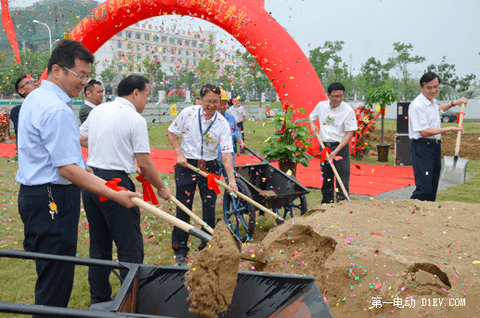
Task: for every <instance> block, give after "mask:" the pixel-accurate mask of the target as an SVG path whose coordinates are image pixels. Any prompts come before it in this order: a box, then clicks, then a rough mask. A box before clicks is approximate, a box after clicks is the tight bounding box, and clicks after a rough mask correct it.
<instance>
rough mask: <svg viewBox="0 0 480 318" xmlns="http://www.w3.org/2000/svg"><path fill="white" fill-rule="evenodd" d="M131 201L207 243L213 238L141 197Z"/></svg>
mask: <svg viewBox="0 0 480 318" xmlns="http://www.w3.org/2000/svg"><path fill="white" fill-rule="evenodd" d="M95 177H96V178H97V179H99V180H100V181H102V182H103V183H105V182H106V181H105V180H103V179H102V178H100V177H98V176H95ZM130 201H131V202H132V203H133V204H135V205H136V206H138V207H140V208H142V209H144V210H147V211H148V212H150V213H152V214H154V215H156V216H158V217H159V218H161V219H162V220H164V221H167V222H169V223H172V224H173V225H175V226H176V227H178V228H180V229H181V230H182V231H185V232H187V233H190V234H192V235H193V236H195V237H198V238H199V239H201V240H202V241H204V242H205V243H208V242H209V241H210V240H211V239H212V236H211V235H210V234H208V233H205V232H204V231H202V230H200V229H198V228H196V227H194V226H191V225H190V224H188V223H186V222H183V221H182V220H180V219H177V218H176V217H174V216H172V215H170V214H168V213H167V212H164V211H162V210H160V209H159V208H157V207H154V206H153V205H151V204H149V203H147V202H145V201H143V200H141V199H140V198H132V199H131V200H130Z"/></svg>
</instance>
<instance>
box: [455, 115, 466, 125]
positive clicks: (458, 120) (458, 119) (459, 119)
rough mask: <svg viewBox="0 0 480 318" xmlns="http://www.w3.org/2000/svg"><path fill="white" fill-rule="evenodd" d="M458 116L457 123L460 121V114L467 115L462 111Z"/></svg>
mask: <svg viewBox="0 0 480 318" xmlns="http://www.w3.org/2000/svg"><path fill="white" fill-rule="evenodd" d="M457 115H458V117H457V124H458V123H459V122H460V115H463V116H465V113H464V112H460V113H457Z"/></svg>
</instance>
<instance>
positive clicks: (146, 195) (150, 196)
mask: <svg viewBox="0 0 480 318" xmlns="http://www.w3.org/2000/svg"><path fill="white" fill-rule="evenodd" d="M135 179H137V180H138V182H141V183H142V191H143V200H144V201H145V202H148V201H150V202H152V204H153V205H157V204H158V199H157V196H156V195H155V191H154V190H153V187H152V185H151V184H150V182H148V181H147V179H145V176H144V175H143V173H141V174H140V175H139V176H137V177H136V178H135Z"/></svg>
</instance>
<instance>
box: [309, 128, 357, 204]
mask: <svg viewBox="0 0 480 318" xmlns="http://www.w3.org/2000/svg"><path fill="white" fill-rule="evenodd" d="M315 137H317V139H318V142H319V143H320V146H321V147H322V150H323V149H324V148H325V145H324V144H323V141H322V139H321V138H320V135H319V134H318V132H317V131H315ZM328 162H329V163H330V167H332V171H333V173H334V174H335V176H336V177H337V180H338V183H339V184H340V187H341V188H342V191H343V194H344V195H345V197H346V198H347V200H348V201H350V196H349V195H348V192H347V190H346V189H345V186H344V185H343V181H342V179H341V178H340V175H339V174H338V171H337V169H336V168H335V165H334V164H333V160H329V161H328Z"/></svg>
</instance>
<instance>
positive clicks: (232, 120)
mask: <svg viewBox="0 0 480 318" xmlns="http://www.w3.org/2000/svg"><path fill="white" fill-rule="evenodd" d="M223 117H225V119H226V120H227V121H228V124H229V125H230V132H231V135H232V142H233V145H234V149H235V142H236V141H237V139H238V138H242V133H241V132H240V129H238V126H237V122H236V121H235V117H233V116H232V115H230V114H229V113H227V112H225V113H223ZM232 157H233V166H235V153H232ZM218 160H220V162H223V158H222V150H221V149H220V148H218Z"/></svg>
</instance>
